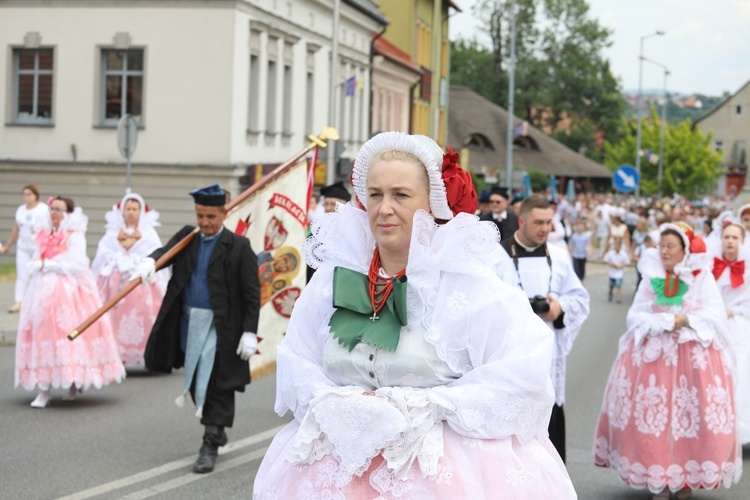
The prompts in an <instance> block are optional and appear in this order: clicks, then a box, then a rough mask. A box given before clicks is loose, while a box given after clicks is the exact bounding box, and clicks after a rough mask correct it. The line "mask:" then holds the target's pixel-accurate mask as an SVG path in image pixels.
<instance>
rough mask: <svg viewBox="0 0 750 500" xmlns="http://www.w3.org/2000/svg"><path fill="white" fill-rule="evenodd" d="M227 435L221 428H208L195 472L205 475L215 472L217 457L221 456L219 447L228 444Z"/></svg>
mask: <svg viewBox="0 0 750 500" xmlns="http://www.w3.org/2000/svg"><path fill="white" fill-rule="evenodd" d="M227 441H228V439H227V433H226V432H224V429H223V428H221V427H215V426H208V425H207V426H206V432H205V433H204V434H203V445H201V449H200V451H199V452H198V460H196V461H195V464H194V465H193V472H197V473H198V474H205V473H207V472H211V471H212V470H214V465H215V464H216V457H217V456H218V455H219V446H224V445H225V444H227Z"/></svg>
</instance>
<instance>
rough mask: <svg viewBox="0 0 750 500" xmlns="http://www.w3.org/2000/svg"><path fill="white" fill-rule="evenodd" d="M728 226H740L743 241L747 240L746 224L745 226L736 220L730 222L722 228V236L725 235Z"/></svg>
mask: <svg viewBox="0 0 750 500" xmlns="http://www.w3.org/2000/svg"><path fill="white" fill-rule="evenodd" d="M728 227H736V228H739V230H740V234H741V235H742V241H745V237H746V236H747V229H745V226H743V225H742V224H737V223H736V222H730V223H728V224H725V225H724V227H722V228H721V235H722V236H724V231H726V230H727V228H728Z"/></svg>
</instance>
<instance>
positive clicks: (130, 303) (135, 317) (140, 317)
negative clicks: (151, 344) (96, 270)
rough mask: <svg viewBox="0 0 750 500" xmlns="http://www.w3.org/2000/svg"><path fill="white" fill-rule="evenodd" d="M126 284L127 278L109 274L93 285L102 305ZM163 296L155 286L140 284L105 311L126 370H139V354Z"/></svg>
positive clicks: (142, 350)
mask: <svg viewBox="0 0 750 500" xmlns="http://www.w3.org/2000/svg"><path fill="white" fill-rule="evenodd" d="M127 284H128V276H123V275H121V274H120V272H119V271H112V274H110V275H109V276H99V277H98V278H97V285H98V287H99V295H100V296H101V298H102V302H106V301H108V300H109V299H111V298H112V297H114V296H115V295H117V293H119V291H120V290H121V289H122V288H123V287H124V286H125V285H127ZM162 300H164V292H163V290H162V287H161V285H160V284H159V282H158V281H157V282H154V283H152V284H150V285H149V284H146V283H142V284H141V285H139V286H137V287H136V288H135V289H134V290H133V291H132V292H130V293H129V294H128V295H127V296H126V297H125V298H124V299H122V300H121V301H120V302H118V303H117V305H116V306H115V307H113V308H112V309H110V310H109V313H107V314H108V315H109V319H110V322H111V323H112V330H113V331H114V333H115V340H116V341H117V347H118V349H119V352H120V358H122V362H123V363H125V364H126V365H128V366H143V364H144V362H143V352H144V351H145V350H146V343H147V342H148V337H149V335H150V334H151V328H152V327H153V326H154V321H156V316H157V315H158V314H159V309H160V308H161V303H162Z"/></svg>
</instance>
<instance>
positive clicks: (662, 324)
mask: <svg viewBox="0 0 750 500" xmlns="http://www.w3.org/2000/svg"><path fill="white" fill-rule="evenodd" d="M672 330H674V314H672V313H656V314H649V315H648V318H644V320H643V321H640V322H638V324H637V325H636V326H634V327H633V339H634V341H635V345H636V347H637V346H639V345H641V344H642V343H643V340H644V339H645V338H646V337H647V336H648V335H660V334H662V333H664V332H669V331H672Z"/></svg>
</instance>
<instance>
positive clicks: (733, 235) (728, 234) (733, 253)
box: [721, 226, 742, 260]
mask: <svg viewBox="0 0 750 500" xmlns="http://www.w3.org/2000/svg"><path fill="white" fill-rule="evenodd" d="M741 246H742V231H740V228H738V227H737V226H727V227H725V228H724V230H723V231H722V232H721V249H722V252H723V254H724V257H725V258H727V259H730V260H737V255H739V252H740V247H741Z"/></svg>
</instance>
